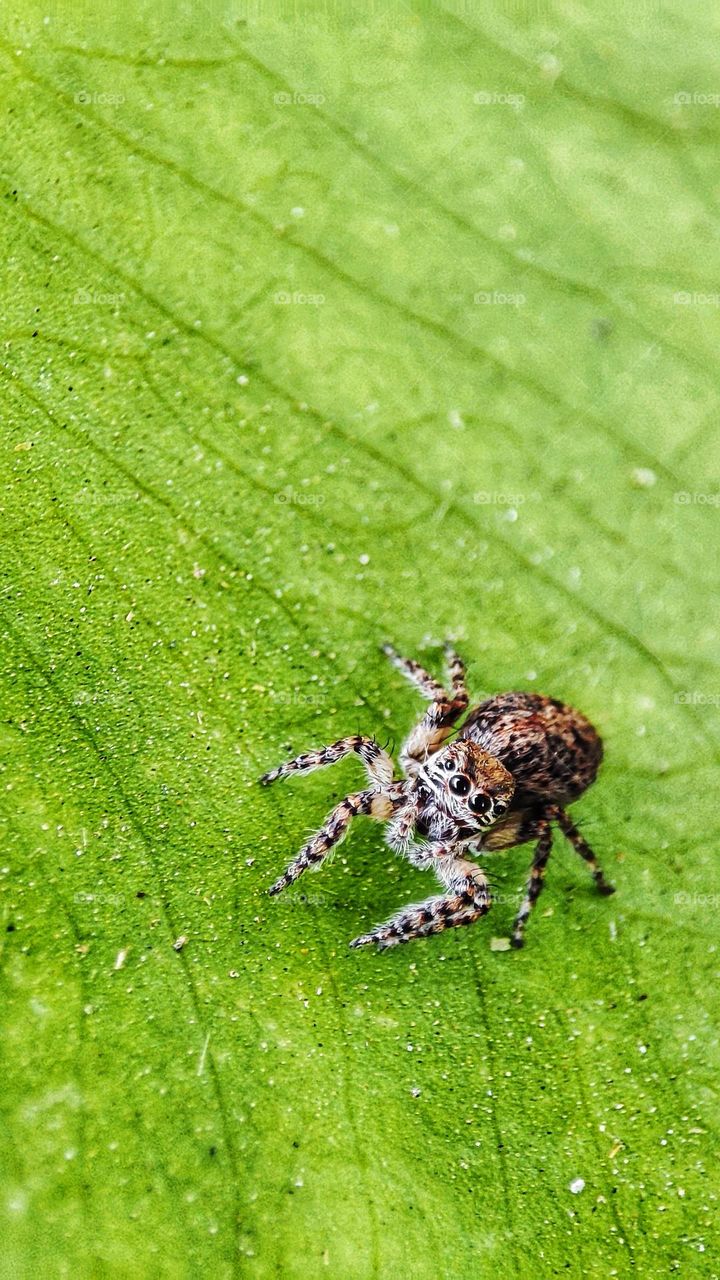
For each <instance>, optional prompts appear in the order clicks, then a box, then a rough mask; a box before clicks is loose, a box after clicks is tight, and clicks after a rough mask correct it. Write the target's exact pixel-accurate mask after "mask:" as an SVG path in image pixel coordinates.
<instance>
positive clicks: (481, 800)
mask: <svg viewBox="0 0 720 1280" xmlns="http://www.w3.org/2000/svg"><path fill="white" fill-rule="evenodd" d="M468 808H469V809H472V812H473V813H487V811H488V809H489V808H490V799H489V797H488V796H484V795H481V794H480V793H479V792H478V794H477V795H475V796H473V798H472V800H469V801H468Z"/></svg>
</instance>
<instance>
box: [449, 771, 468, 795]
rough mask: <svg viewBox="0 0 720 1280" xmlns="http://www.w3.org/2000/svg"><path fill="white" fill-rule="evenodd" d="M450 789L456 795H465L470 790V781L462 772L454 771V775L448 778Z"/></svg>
mask: <svg viewBox="0 0 720 1280" xmlns="http://www.w3.org/2000/svg"><path fill="white" fill-rule="evenodd" d="M450 790H451V791H454V792H455V795H456V796H466V795H467V794H468V792H469V790H470V783H469V782H468V780H467V778H466V777H464V776H463V774H462V773H456V774H455V777H454V778H451V779H450Z"/></svg>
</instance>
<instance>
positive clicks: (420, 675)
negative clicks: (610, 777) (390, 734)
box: [261, 645, 614, 949]
mask: <svg viewBox="0 0 720 1280" xmlns="http://www.w3.org/2000/svg"><path fill="white" fill-rule="evenodd" d="M383 652H384V653H386V654H387V656H388V657H389V658H390V660H391V662H392V663H393V664H394V666H396V667H397V668H398V670H399V671H402V673H403V675H404V676H406V677H407V679H409V680H410V681H411V682H412V684H414V685H415V687H416V688H417V689H418V690H419V691H420V693H421V694H422V695H423V696H424V697H425V698H426V699H427V701H428V702H429V704H430V705H429V706H428V709H427V711H426V712H425V715H424V716H423V717H422V719H421V720H420V721H419V723H418V724H417V725H416V726H415V728H414V729H413V730H412V731H411V733H410V734H409V736H408V738H407V739H406V741H405V743H404V745H403V748H402V750H401V752H400V764H401V766H402V769H403V773H404V775H405V776H404V777H403V778H402V779H399V780H395V779H394V767H393V762H392V760H391V758H390V756H389V755H388V754H387V752H386V751H384V750H383V749H382V748H381V747H380V746H378V744H377V742H376V741H375V739H374V738H367V737H362V736H358V735H356V736H354V737H348V738H341V739H340V740H339V741H338V742H334V743H332V744H331V745H330V746H328V747H321V748H320V749H319V750H318V751H308V752H305V753H304V754H303V755H300V756H297V757H296V758H295V759H294V760H288V761H287V762H286V763H285V764H282V765H280V766H279V767H278V768H277V769H272V770H271V771H270V772H269V773H266V774H264V776H263V777H262V779H261V782H263V783H264V784H266V785H267V784H269V783H271V782H275V781H276V779H278V778H286V777H289V776H290V775H291V774H293V773H308V772H310V771H311V770H313V769H320V768H322V767H323V766H324V765H328V764H334V763H335V762H336V761H338V760H341V759H342V758H343V756H346V755H349V754H350V753H351V752H352V753H355V754H356V755H358V756H359V757H360V759H361V761H362V763H363V765H364V767H365V771H366V773H367V777H368V782H369V784H370V785H369V786H368V787H367V788H366V789H365V790H364V791H358V792H356V793H355V794H353V795H349V796H346V797H345V799H344V800H342V801H341V803H340V804H339V805H337V806H336V808H335V809H333V811H332V813H331V814H330V815H329V816H328V818H327V819H326V821H325V823H324V824H323V826H322V827H321V829H320V830H319V831H318V832H316V834H315V835H314V836H312V837H311V838H310V840H308V841H307V843H306V844H305V845H304V846H303V848H302V849H301V850H300V852H299V853H298V854H297V856H296V857H295V858H294V859H293V861H292V862H291V863H290V865H289V866H288V868H287V870H286V871H285V872H284V873H283V875H282V876H280V878H279V879H278V880H276V882H275V884H273V886H272V887H271V889H270V893H271V894H276V893H280V892H281V891H282V890H283V889H285V888H286V887H287V886H288V885H289V884H292V883H293V881H295V880H297V878H298V876H300V875H302V873H303V871H306V870H307V869H308V868H309V867H312V868H316V867H319V866H320V864H321V863H322V862H323V861H324V860H325V858H327V856H328V854H330V853H331V851H332V850H333V849H334V848H335V847H336V846H337V845H338V844H339V842H340V841H341V840H342V839H343V837H344V836H345V835H346V833H347V830H348V828H349V826H350V823H351V822H352V819H353V818H355V817H357V816H358V815H359V814H365V815H367V816H368V817H371V818H374V819H375V820H376V821H378V822H387V823H388V827H387V830H386V840H387V843H388V844H389V845H390V848H391V849H394V850H395V851H396V852H399V853H402V854H403V855H404V857H406V858H407V859H408V860H409V861H410V862H411V863H412V864H413V866H416V867H420V868H422V869H431V870H433V871H434V872H435V875H436V877H437V879H438V881H439V882H440V885H441V886H442V888H443V890H444V892H443V893H442V894H438V895H436V896H434V897H432V898H428V899H427V900H426V901H425V902H421V903H416V904H415V905H413V906H409V907H405V908H403V909H402V910H401V911H399V912H398V913H397V914H396V915H394V916H393V917H392V918H391V919H390V920H388V921H387V922H386V923H385V924H381V925H378V926H377V927H376V928H375V929H372V930H371V931H370V932H369V933H365V934H362V935H361V936H360V937H359V938H355V939H354V940H353V942H351V944H350V945H351V946H352V947H361V946H366V945H368V944H370V943H375V944H376V945H377V946H378V948H380V949H383V948H386V947H393V946H397V945H398V944H399V943H402V942H409V941H410V940H411V939H413V938H424V937H428V936H429V935H431V934H434V933H441V932H442V931H443V930H444V929H450V928H457V927H459V926H461V925H467V924H473V923H474V922H475V921H476V920H479V919H480V918H481V917H482V916H484V915H485V914H486V913H487V912H488V911H489V909H490V906H491V897H490V891H489V887H488V882H487V879H486V877H485V873H484V872H483V871H482V870H481V868H480V867H479V866H477V864H476V863H475V862H472V861H471V860H470V859H468V857H467V856H466V855H467V853H468V852H469V851H470V849H471V847H472V850H473V851H478V852H482V851H483V850H486V851H488V852H491V851H493V850H495V849H509V848H511V847H513V846H514V845H519V844H525V843H526V842H527V841H528V840H536V841H537V844H536V847H535V853H534V856H533V861H532V866H531V868H530V874H529V878H528V882H527V890H526V894H525V898H524V900H523V902H522V905H521V907H520V910H519V911H518V914H517V917H516V919H515V923H514V925H513V931H512V937H511V942H512V944H513V946H515V947H521V946H522V945H523V931H524V928H525V924H526V921H527V919H528V917H529V915H530V913H531V911H532V909H533V907H534V906H535V903H536V902H537V899H538V897H539V896H540V893H541V891H542V887H543V883H544V877H545V870H546V867H547V863H548V860H549V857H550V852H551V849H552V838H553V836H552V824H553V823H557V825H558V826H559V827H560V829H561V831H563V833H564V834H565V836H566V837H567V839H568V840H569V841H570V843H571V844H572V845H573V847H574V848H575V849H576V850H577V852H578V853H579V854H580V856H581V857H582V858H584V860H585V861H586V862H587V863H588V865H589V867H590V869H591V871H592V875H593V878H594V880H595V883H596V885H597V888H598V891H599V892H600V893H602V894H610V893H614V889H613V886H612V885H611V884H609V883H608V882H607V880H606V879H605V877H604V875H603V872H602V870H601V869H600V867H599V866H598V863H597V861H596V859H595V855H594V854H593V851H592V849H591V848H590V846H589V845H588V844H587V842H586V841H585V840H584V839H583V837H582V836H581V835H580V832H579V831H578V830H577V827H575V825H574V824H573V822H572V820H571V819H570V817H569V815H568V814H567V812H566V810H565V806H566V805H568V804H570V803H572V802H573V801H574V800H577V799H578V798H579V797H580V796H581V795H582V794H583V792H584V791H586V790H587V788H588V787H589V786H590V785H591V783H592V782H593V781H594V780H595V777H596V775H597V771H598V768H599V766H600V763H601V760H602V742H601V740H600V738H599V737H598V734H597V732H596V731H595V729H594V728H593V726H592V725H591V724H590V722H589V721H588V720H586V719H585V717H584V716H583V715H581V713H580V712H579V711H575V710H574V709H573V708H572V707H568V706H566V705H565V704H564V703H562V702H558V701H557V699H556V698H546V697H544V696H543V695H542V694H537V693H503V694H498V695H496V696H495V697H493V698H488V699H487V701H486V702H483V703H481V704H480V705H479V706H477V707H474V708H473V709H472V710H471V711H470V713H469V715H468V716H467V719H466V720H465V722H464V724H463V726H462V728H461V729H460V730H459V732H458V733H457V736H456V737H455V738H454V739H453V740H452V741H451V742H448V739H449V738H450V736H451V734H453V733H454V732H455V730H456V726H457V722H458V720H459V719H460V718H461V717H462V716H463V715H464V713H465V712H466V711H467V707H468V701H469V699H468V693H467V689H466V687H465V666H464V663H463V661H462V659H461V658H459V657H458V655H457V654H456V653H455V651H454V650H453V649H452V648H451V647H450V646H449V645H447V646H446V649H445V657H446V662H447V666H448V675H449V683H450V690H449V691H447V690H446V689H445V688H444V687H443V686H442V685H440V684H438V682H437V681H436V680H434V679H433V677H432V676H430V675H429V674H428V673H427V671H425V670H424V669H423V668H422V667H421V666H419V665H418V663H417V662H413V661H412V660H411V659H409V658H402V657H400V655H399V654H398V653H396V651H395V650H394V649H393V648H392V646H391V645H384V646H383Z"/></svg>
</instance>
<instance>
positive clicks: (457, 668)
mask: <svg viewBox="0 0 720 1280" xmlns="http://www.w3.org/2000/svg"><path fill="white" fill-rule="evenodd" d="M445 662H446V663H447V669H448V675H449V676H450V688H451V689H452V694H453V698H463V697H464V698H465V703H466V705H467V701H468V692H467V688H466V685H465V681H466V678H467V676H466V671H465V663H464V662H463V660H462V658H461V657H460V655H459V654H458V653H456V652H455V650H454V649H453V647H452V645H451V644H450V643H448V644H446V645H445Z"/></svg>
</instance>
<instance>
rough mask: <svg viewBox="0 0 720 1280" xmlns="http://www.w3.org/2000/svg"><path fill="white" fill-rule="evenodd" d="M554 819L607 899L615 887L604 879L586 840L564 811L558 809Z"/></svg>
mask: <svg viewBox="0 0 720 1280" xmlns="http://www.w3.org/2000/svg"><path fill="white" fill-rule="evenodd" d="M556 818H557V822H558V826H559V827H560V829H561V830H562V832H563V834H564V835H565V836H566V837H567V839H568V840H569V841H570V844H571V845H572V847H573V849H574V850H575V852H576V853H579V854H580V857H581V858H584V859H585V862H587V864H588V866H589V868H590V871H591V872H592V878H593V880H594V881H595V884H596V886H597V891H598V893H602V894H603V896H604V897H609V895H610V894H611V893H614V892H615V885H614V884H610V882H609V881H608V880H606V879H605V875H604V873H603V870H602V867H601V866H600V865H599V863H598V861H597V858H596V857H595V854H594V853H593V851H592V849H591V848H590V845H589V844H588V842H587V840H584V839H583V837H582V836H581V835H580V832H579V831H578V829H577V827H576V826H575V823H574V822H573V821H572V818H571V817H570V814H569V813H566V812H565V810H564V809H558V810H557V813H556Z"/></svg>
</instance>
